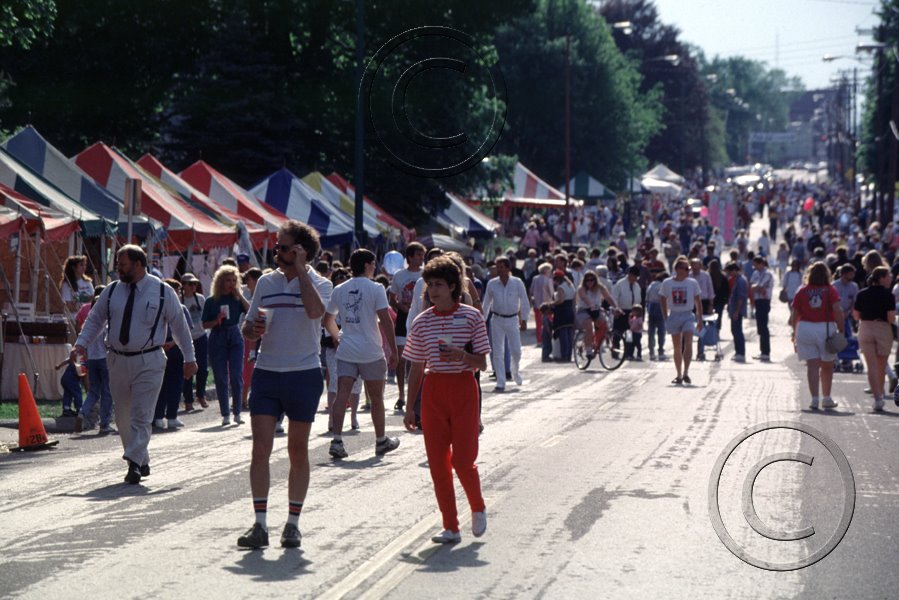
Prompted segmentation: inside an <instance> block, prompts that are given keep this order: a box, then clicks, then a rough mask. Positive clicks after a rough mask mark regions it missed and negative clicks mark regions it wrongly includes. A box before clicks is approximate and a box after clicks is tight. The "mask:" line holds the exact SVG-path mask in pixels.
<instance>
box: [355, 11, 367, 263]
mask: <svg viewBox="0 0 899 600" xmlns="http://www.w3.org/2000/svg"><path fill="white" fill-rule="evenodd" d="M364 72H365V5H364V0H356V85H357V89H358V93H357V94H356V140H355V143H356V148H355V150H356V155H355V167H356V168H355V177H354V179H355V181H354V182H353V183H354V184H355V189H356V197H355V207H354V209H355V210H354V213H353V216H354V219H353V220H354V224H353V229H354V231H355V237H356V243H357V244H359V245H360V246H361V245H362V244H363V242H364V241H365V229H364V227H363V226H362V208H363V203H364V198H365V152H364V149H363V144H364V143H365V111H364V106H363V99H362V94H363V89H362V75H363V73H364Z"/></svg>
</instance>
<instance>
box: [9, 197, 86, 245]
mask: <svg viewBox="0 0 899 600" xmlns="http://www.w3.org/2000/svg"><path fill="white" fill-rule="evenodd" d="M0 204H2V205H3V206H5V207H6V208H8V209H9V210H10V211H14V212H15V213H16V214H17V215H18V217H19V218H20V219H22V220H23V221H24V223H21V222H20V226H21V225H24V226H25V231H27V232H28V233H29V234H34V233H35V232H37V231H42V232H43V235H41V238H42V239H43V240H44V241H47V242H58V241H60V240H67V239H69V236H72V235H74V234H75V232H77V231H78V230H80V229H81V225H79V223H78V221H77V220H76V219H75V217H71V216H69V215H67V214H65V213H63V212H61V211H59V210H56V209H54V208H50V207H48V206H44V205H43V204H40V203H38V202H35V201H34V200H30V199H29V198H26V197H25V196H23V195H22V194H20V193H19V192H17V191H15V190H14V189H12V188H10V187H7V186H6V185H3V184H2V183H0ZM2 222H3V221H0V223H2ZM8 226H9V224H7V225H6V227H8Z"/></svg>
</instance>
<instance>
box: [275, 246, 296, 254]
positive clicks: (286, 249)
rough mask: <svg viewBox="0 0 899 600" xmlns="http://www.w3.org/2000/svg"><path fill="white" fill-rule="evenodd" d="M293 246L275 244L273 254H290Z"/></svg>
mask: <svg viewBox="0 0 899 600" xmlns="http://www.w3.org/2000/svg"><path fill="white" fill-rule="evenodd" d="M291 248H293V246H288V245H287V244H275V252H290V250H291Z"/></svg>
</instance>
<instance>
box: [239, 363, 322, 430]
mask: <svg viewBox="0 0 899 600" xmlns="http://www.w3.org/2000/svg"><path fill="white" fill-rule="evenodd" d="M324 387H325V382H324V379H323V378H322V372H321V369H318V368H316V369H307V370H305V371H286V372H279V371H266V370H264V369H254V370H253V381H252V384H251V387H250V415H253V416H255V415H269V416H272V417H275V418H277V417H280V416H281V413H282V412H283V413H284V414H286V415H287V418H288V419H290V420H291V421H300V422H302V423H312V422H313V421H314V420H315V412H316V411H317V410H318V402H319V400H320V399H321V395H322V391H323V390H324Z"/></svg>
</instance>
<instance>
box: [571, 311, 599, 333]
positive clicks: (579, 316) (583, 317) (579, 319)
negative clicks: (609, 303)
mask: <svg viewBox="0 0 899 600" xmlns="http://www.w3.org/2000/svg"><path fill="white" fill-rule="evenodd" d="M591 313H592V314H591ZM594 314H595V315H596V316H595V317H594V316H593V315H594ZM601 318H602V312H600V311H586V310H579V311H577V312H576V313H575V314H574V324H575V327H577V328H578V329H583V328H584V327H586V326H587V323H588V322H595V321H598V320H599V319H601Z"/></svg>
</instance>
